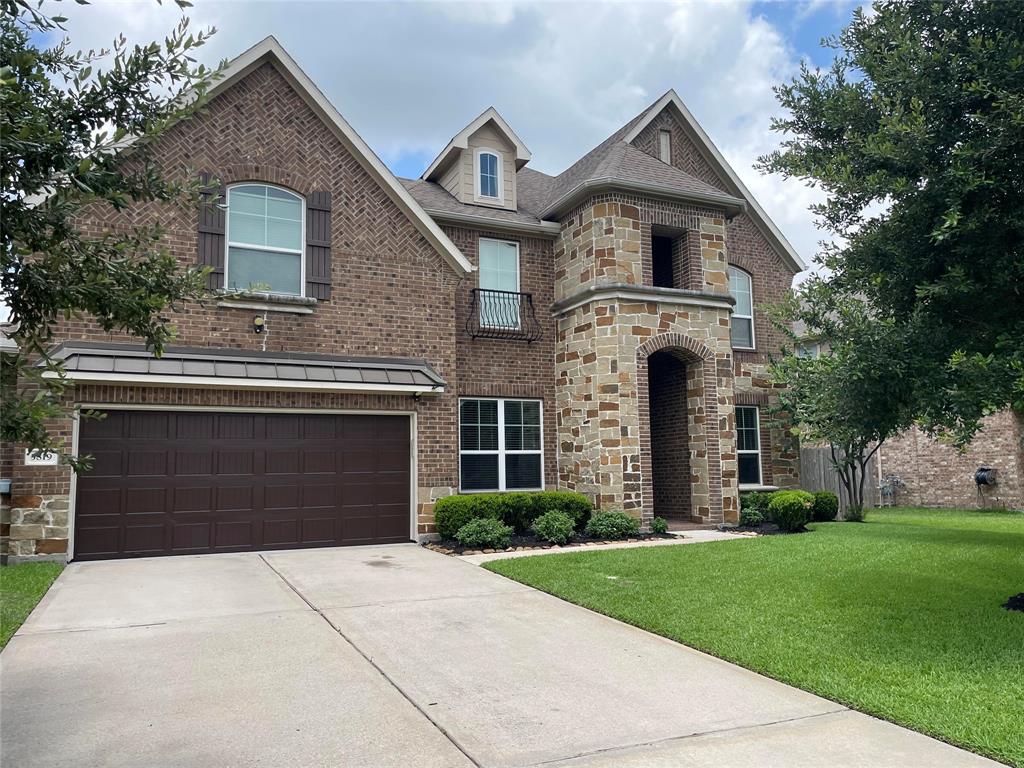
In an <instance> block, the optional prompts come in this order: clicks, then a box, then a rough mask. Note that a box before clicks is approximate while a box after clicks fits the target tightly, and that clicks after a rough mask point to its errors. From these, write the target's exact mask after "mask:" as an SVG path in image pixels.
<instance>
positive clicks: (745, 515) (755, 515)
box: [740, 506, 764, 528]
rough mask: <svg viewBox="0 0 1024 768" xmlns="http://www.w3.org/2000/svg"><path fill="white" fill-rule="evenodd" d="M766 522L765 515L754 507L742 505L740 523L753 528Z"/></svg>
mask: <svg viewBox="0 0 1024 768" xmlns="http://www.w3.org/2000/svg"><path fill="white" fill-rule="evenodd" d="M763 522H764V515H762V514H761V513H760V512H759V511H757V509H755V508H754V507H743V506H741V507H740V525H746V526H749V527H751V528H756V527H757V526H759V525H761V523H763Z"/></svg>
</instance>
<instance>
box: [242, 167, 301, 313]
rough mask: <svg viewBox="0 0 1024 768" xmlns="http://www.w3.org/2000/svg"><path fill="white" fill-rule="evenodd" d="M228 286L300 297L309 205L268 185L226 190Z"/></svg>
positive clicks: (248, 185) (284, 191) (246, 185)
mask: <svg viewBox="0 0 1024 768" xmlns="http://www.w3.org/2000/svg"><path fill="white" fill-rule="evenodd" d="M227 207H228V215H227V228H226V232H225V235H226V236H225V238H224V239H225V240H226V241H227V246H226V247H227V253H226V254H225V258H224V271H225V279H224V285H225V286H226V287H228V288H232V289H236V290H243V291H244V290H261V291H268V292H270V293H283V294H290V295H295V296H301V295H302V292H303V286H304V285H305V274H304V263H303V262H304V259H303V252H304V251H305V248H304V245H305V228H306V210H305V209H306V202H305V200H303V199H302V198H301V197H299V196H298V195H296V194H295V193H294V192H289V191H288V190H286V189H281V188H280V187H272V186H270V185H269V184H235V185H233V186H230V187H228V188H227Z"/></svg>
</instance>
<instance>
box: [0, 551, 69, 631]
mask: <svg viewBox="0 0 1024 768" xmlns="http://www.w3.org/2000/svg"><path fill="white" fill-rule="evenodd" d="M62 570H64V566H63V565H61V564H60V563H21V564H19V565H8V566H5V567H3V568H0V648H3V647H4V646H5V645H7V641H8V640H10V639H11V636H12V635H14V633H15V632H17V631H18V627H20V626H21V623H22V622H23V621H25V619H27V618H28V615H29V614H30V613H32V609H33V608H35V607H36V603H38V602H39V601H40V600H42V599H43V595H45V594H46V590H48V589H49V588H50V585H51V584H53V580H54V579H56V578H57V577H58V576H59V575H60V572H61V571H62Z"/></svg>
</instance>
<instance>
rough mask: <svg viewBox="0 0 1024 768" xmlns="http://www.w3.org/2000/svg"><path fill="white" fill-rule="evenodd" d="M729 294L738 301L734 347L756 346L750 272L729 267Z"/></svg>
mask: <svg viewBox="0 0 1024 768" xmlns="http://www.w3.org/2000/svg"><path fill="white" fill-rule="evenodd" d="M729 295H731V296H732V297H733V299H734V300H735V301H736V305H735V306H734V307H733V308H732V324H731V330H730V334H731V336H732V346H733V349H753V348H754V281H753V280H752V279H751V277H750V273H748V272H744V271H743V270H742V269H740V268H739V267H729Z"/></svg>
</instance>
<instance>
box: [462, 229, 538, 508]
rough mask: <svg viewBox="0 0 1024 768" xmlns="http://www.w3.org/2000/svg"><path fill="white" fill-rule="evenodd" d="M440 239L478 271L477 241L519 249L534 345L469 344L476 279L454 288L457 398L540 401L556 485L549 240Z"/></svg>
mask: <svg viewBox="0 0 1024 768" xmlns="http://www.w3.org/2000/svg"><path fill="white" fill-rule="evenodd" d="M444 231H445V234H447V235H448V237H450V238H451V239H452V242H454V243H455V245H456V246H458V248H459V250H460V251H462V253H463V255H465V257H466V258H467V259H469V260H470V261H471V262H472V263H473V265H474V266H478V265H479V263H480V260H479V243H480V238H490V239H494V240H503V241H506V242H515V243H518V244H519V290H520V291H522V292H523V293H529V294H531V295H532V297H533V306H534V313H535V315H536V318H537V322H538V323H539V324H540V328H541V337H540V338H539V339H538V340H537V341H533V342H530V343H527V342H525V341H518V340H516V341H513V340H504V339H473V338H472V337H471V336H470V335H469V333H468V332H467V331H466V323H467V320H469V310H470V307H471V303H472V296H471V292H472V290H473V289H474V288H478V287H479V285H480V283H479V273H478V272H474V273H473V274H471V275H469V276H467V277H466V278H465V279H464V280H462V281H461V282H460V283H459V286H458V289H457V290H456V296H455V325H456V350H455V351H456V367H457V368H458V371H459V385H458V394H459V396H460V397H477V396H482V397H523V398H539V399H541V400H543V401H544V407H543V414H544V425H543V439H544V484H545V487H547V488H555V487H557V484H558V473H557V469H556V465H557V459H558V457H557V451H556V445H555V438H556V434H555V432H556V426H555V368H554V363H555V332H556V331H555V320H554V317H552V315H551V302H552V301H553V300H554V295H553V294H554V277H553V274H552V273H553V271H554V258H553V256H552V251H553V246H552V241H551V240H550V239H548V238H536V237H526V236H523V235H508V234H502V233H499V232H486V231H477V230H471V229H465V228H463V227H444Z"/></svg>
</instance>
